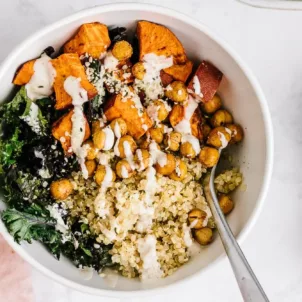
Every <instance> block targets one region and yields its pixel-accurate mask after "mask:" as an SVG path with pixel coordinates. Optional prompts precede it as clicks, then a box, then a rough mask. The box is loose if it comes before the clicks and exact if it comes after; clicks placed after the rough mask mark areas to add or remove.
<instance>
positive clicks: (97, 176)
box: [94, 165, 116, 185]
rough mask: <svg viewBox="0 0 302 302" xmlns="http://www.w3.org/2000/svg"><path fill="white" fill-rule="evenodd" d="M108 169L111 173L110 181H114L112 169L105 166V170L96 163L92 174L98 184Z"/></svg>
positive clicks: (114, 176)
mask: <svg viewBox="0 0 302 302" xmlns="http://www.w3.org/2000/svg"><path fill="white" fill-rule="evenodd" d="M108 171H109V172H110V173H111V181H112V182H114V181H115V179H116V175H115V173H114V171H113V170H112V169H111V168H110V167H109V168H108V167H107V170H106V167H105V166H103V165H98V167H97V169H96V171H95V174H94V180H95V182H96V183H97V184H98V185H101V184H102V182H103V180H104V178H105V176H106V173H108Z"/></svg>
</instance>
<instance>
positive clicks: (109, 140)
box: [102, 126, 114, 151]
mask: <svg viewBox="0 0 302 302" xmlns="http://www.w3.org/2000/svg"><path fill="white" fill-rule="evenodd" d="M102 131H103V132H105V143H104V147H103V150H104V151H109V150H111V149H112V147H113V145H114V133H113V131H112V129H111V128H110V127H109V126H108V127H106V128H104V129H102Z"/></svg>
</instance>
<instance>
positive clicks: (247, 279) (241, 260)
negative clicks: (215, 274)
mask: <svg viewBox="0 0 302 302" xmlns="http://www.w3.org/2000/svg"><path fill="white" fill-rule="evenodd" d="M214 174H215V173H214V171H212V173H211V179H210V182H209V185H208V186H205V195H206V198H207V200H208V203H209V205H210V208H211V211H212V214H213V216H214V219H215V222H216V226H217V229H218V232H219V235H220V237H221V241H222V243H223V245H224V248H225V251H226V254H227V255H228V258H229V260H230V263H231V266H232V268H233V271H234V275H235V277H236V280H237V283H238V286H239V288H240V291H241V294H242V297H243V300H244V301H251V302H263V301H265V302H269V300H268V298H267V296H266V294H265V292H264V290H263V289H262V287H261V285H260V283H259V281H258V279H257V277H256V276H255V274H254V272H253V270H252V268H251V267H250V265H249V263H248V262H247V260H246V258H245V256H244V255H243V252H242V250H241V249H240V247H239V245H238V243H237V241H236V239H235V237H234V235H233V233H232V231H231V229H230V227H229V225H228V223H227V221H226V219H225V217H224V214H223V213H222V211H221V209H220V206H219V202H218V200H217V197H216V194H215V189H214V179H212V178H214ZM211 192H214V194H211Z"/></svg>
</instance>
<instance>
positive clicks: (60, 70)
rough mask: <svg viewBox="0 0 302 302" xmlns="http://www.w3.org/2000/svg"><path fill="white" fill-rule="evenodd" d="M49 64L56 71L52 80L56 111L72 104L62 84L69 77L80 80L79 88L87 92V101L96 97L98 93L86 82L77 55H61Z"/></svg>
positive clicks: (83, 70)
mask: <svg viewBox="0 0 302 302" xmlns="http://www.w3.org/2000/svg"><path fill="white" fill-rule="evenodd" d="M51 63H52V65H53V67H54V68H55V70H56V77H55V80H54V90H55V93H56V104H55V108H56V109H58V110H60V109H65V108H67V107H69V106H71V104H72V99H71V96H70V95H69V94H68V93H67V92H66V91H65V89H64V82H65V80H66V79H67V77H69V76H74V77H76V78H80V79H81V86H82V87H83V88H84V89H85V90H86V91H87V93H88V98H89V99H91V98H93V97H95V96H96V95H97V93H98V92H97V90H96V88H95V87H94V86H93V85H92V84H91V83H90V82H89V81H88V80H87V77H86V73H85V69H84V67H83V65H82V64H81V61H80V58H79V56H78V55H77V54H75V53H68V54H62V55H60V56H59V57H57V58H56V59H54V60H52V61H51Z"/></svg>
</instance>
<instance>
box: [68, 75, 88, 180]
mask: <svg viewBox="0 0 302 302" xmlns="http://www.w3.org/2000/svg"><path fill="white" fill-rule="evenodd" d="M64 89H65V91H66V93H68V94H69V95H70V96H71V98H72V104H73V106H74V109H73V115H72V117H71V121H72V130H71V149H72V151H73V152H74V153H75V154H76V156H77V157H78V161H79V164H80V166H81V169H82V173H83V177H84V178H85V179H87V178H88V171H87V168H86V165H85V157H86V155H87V146H86V147H85V146H83V147H82V144H83V141H84V137H85V128H86V119H85V116H84V113H83V104H84V103H85V102H87V101H88V95H87V91H86V90H85V89H84V88H82V86H81V79H80V78H76V77H73V76H69V77H67V79H66V80H65V82H64Z"/></svg>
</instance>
